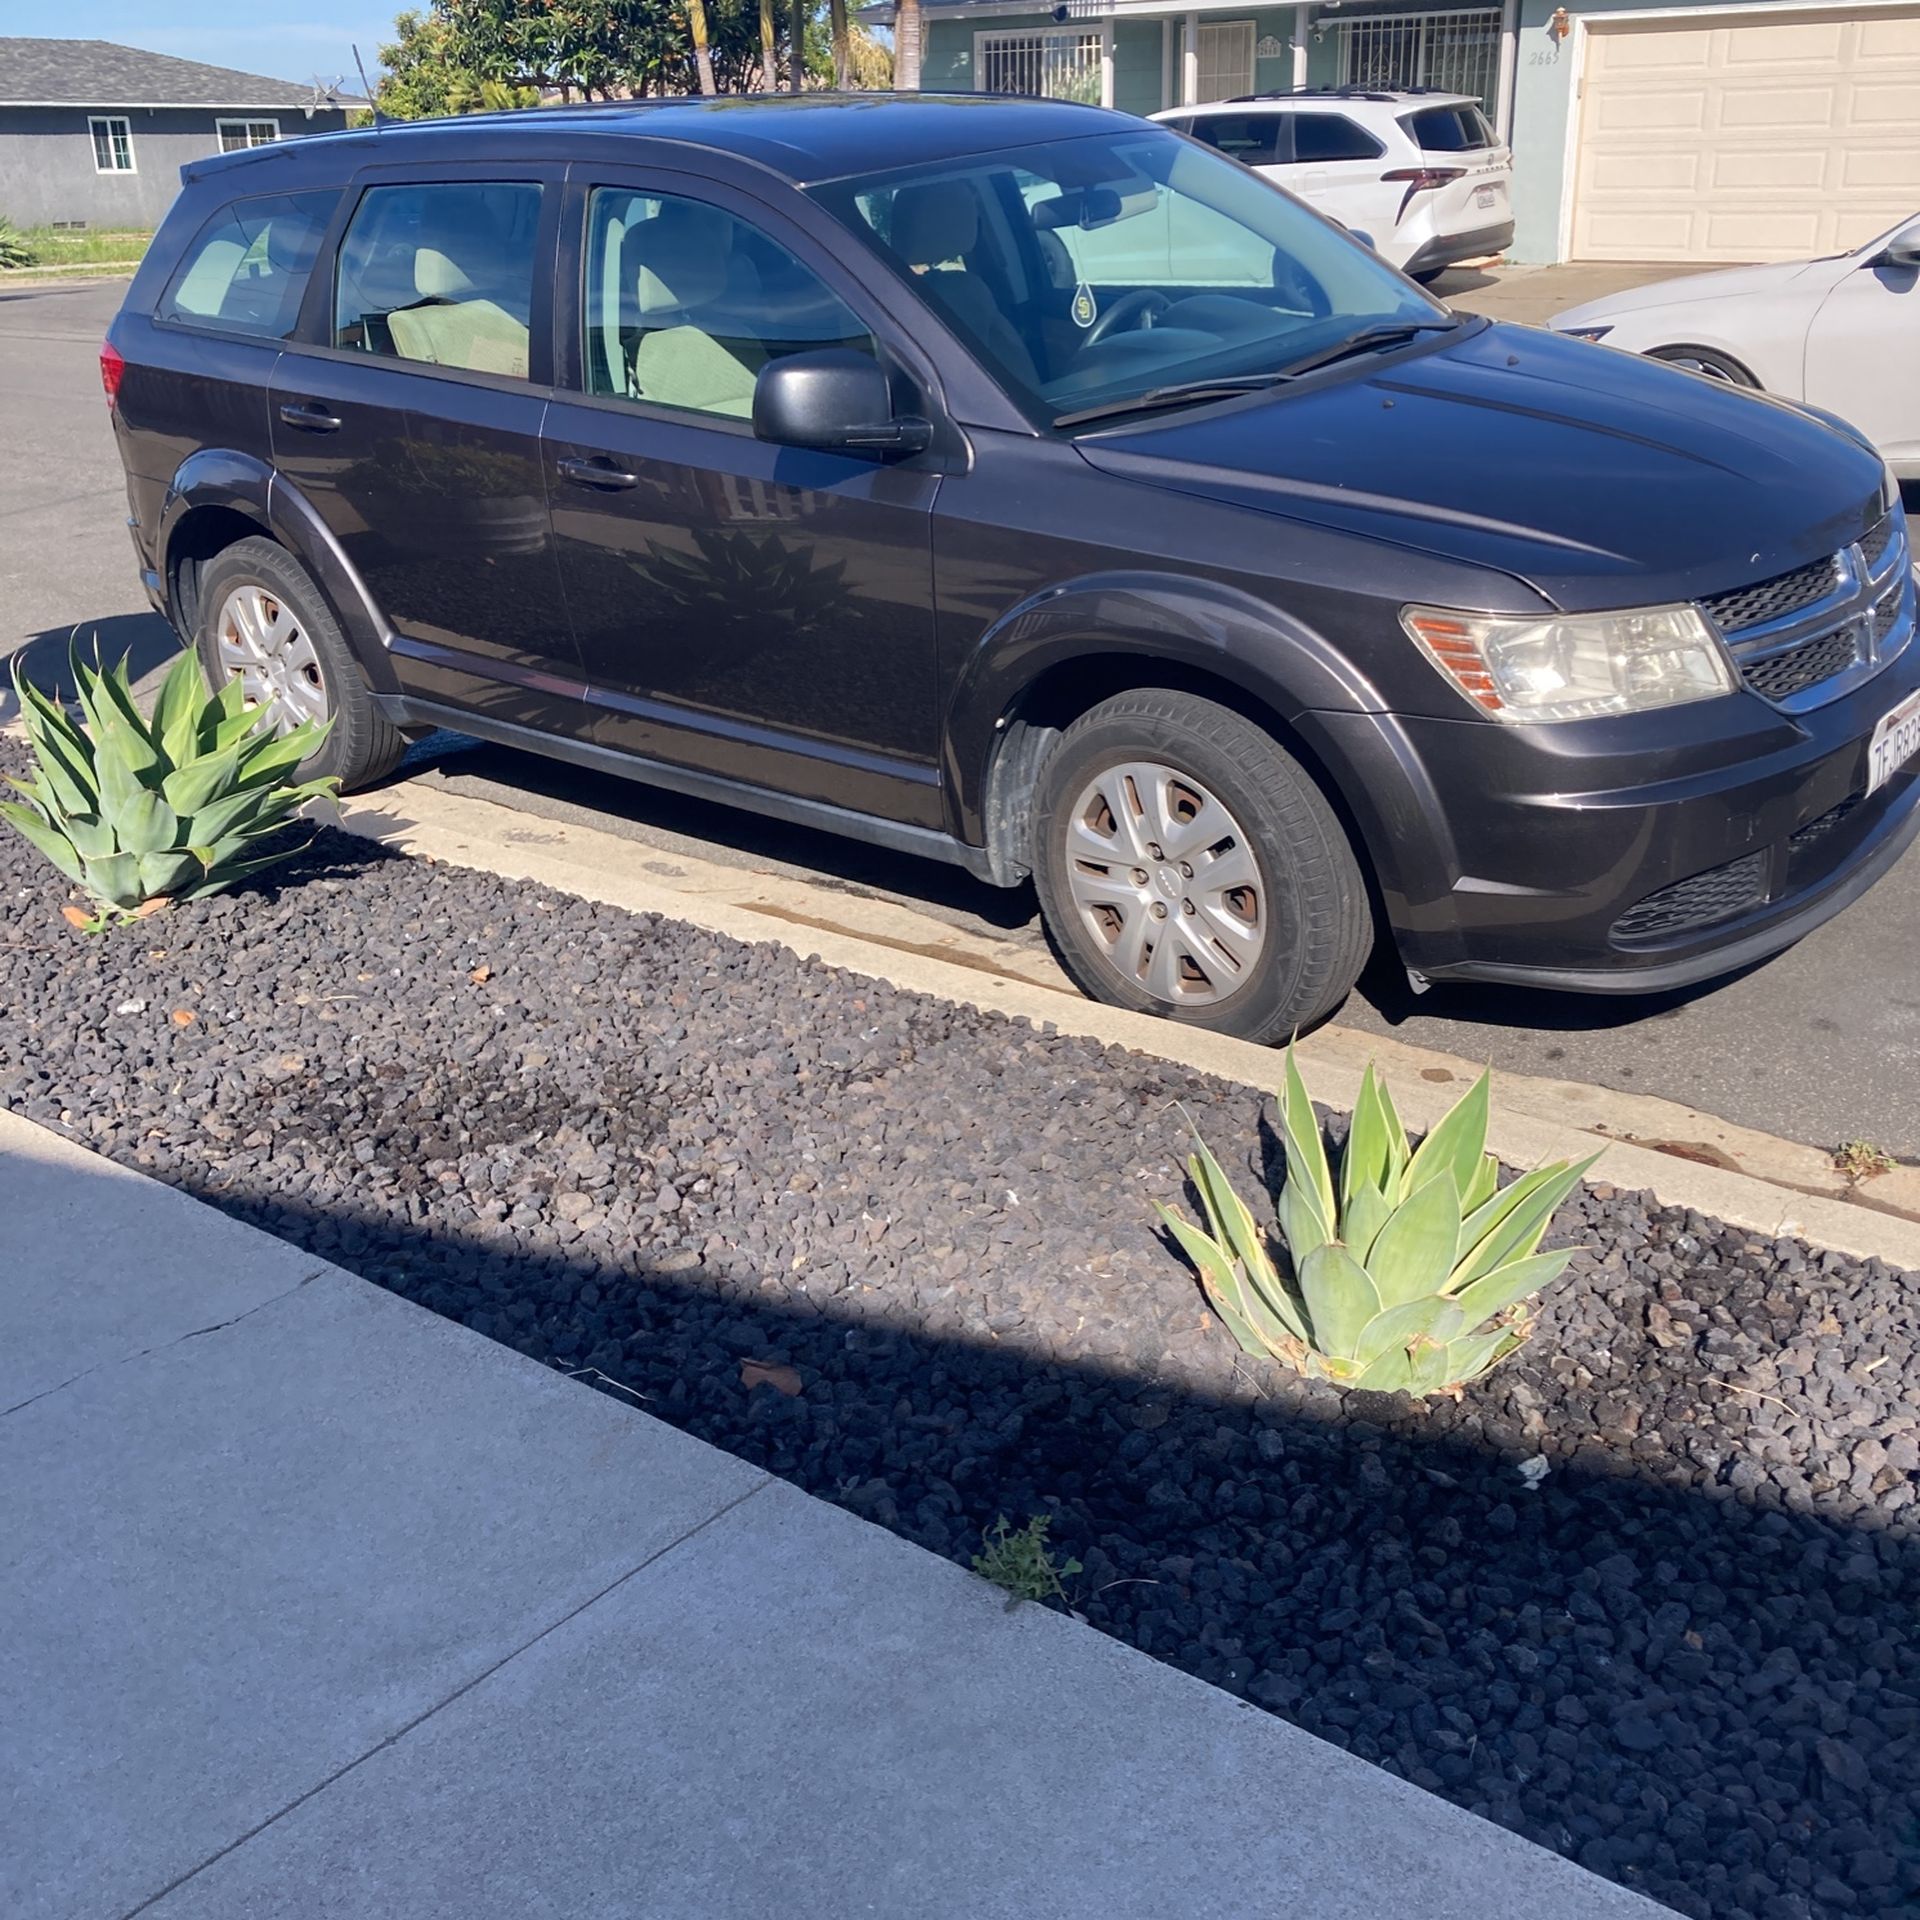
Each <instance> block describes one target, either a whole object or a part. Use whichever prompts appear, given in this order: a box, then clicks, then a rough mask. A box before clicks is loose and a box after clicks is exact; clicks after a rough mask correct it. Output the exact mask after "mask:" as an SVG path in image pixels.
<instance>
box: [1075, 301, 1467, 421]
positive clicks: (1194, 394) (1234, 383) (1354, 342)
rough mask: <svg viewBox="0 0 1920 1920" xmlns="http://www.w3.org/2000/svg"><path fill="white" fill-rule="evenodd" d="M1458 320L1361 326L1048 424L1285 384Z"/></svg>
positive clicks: (1448, 328)
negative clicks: (1300, 354) (1235, 369)
mask: <svg viewBox="0 0 1920 1920" xmlns="http://www.w3.org/2000/svg"><path fill="white" fill-rule="evenodd" d="M1460 324H1461V323H1460V322H1459V321H1458V320H1457V319H1455V320H1384V321H1381V322H1379V323H1378V324H1377V325H1374V326H1371V327H1362V328H1361V329H1360V331H1359V332H1358V333H1350V334H1348V335H1347V337H1346V338H1345V339H1344V340H1336V341H1335V342H1334V343H1333V344H1332V345H1331V346H1327V347H1322V348H1320V349H1318V350H1317V351H1316V352H1313V353H1310V354H1308V355H1306V356H1305V357H1304V358H1303V359H1299V360H1290V361H1289V362H1288V363H1287V364H1286V365H1285V366H1284V367H1279V368H1275V369H1273V370H1271V371H1269V372H1266V373H1229V374H1223V375H1221V376H1220V377H1218V378H1217V379H1212V380H1176V381H1174V382H1173V383H1172V384H1170V385H1168V386H1164V387H1149V388H1148V389H1147V391H1146V392H1145V393H1136V394H1132V395H1129V396H1128V398H1126V399H1124V400H1107V401H1103V402H1102V403H1101V404H1100V405H1099V406H1097V407H1082V408H1080V409H1079V411H1078V412H1076V413H1063V414H1059V415H1057V416H1056V417H1055V419H1054V422H1053V424H1054V425H1055V426H1056V427H1078V426H1084V425H1085V424H1086V423H1087V422H1088V421H1089V420H1107V419H1111V418H1113V417H1114V416H1116V415H1118V414H1123V413H1144V412H1146V411H1148V410H1149V409H1151V408H1155V407H1181V406H1188V405H1191V404H1192V403H1193V402H1195V401H1198V400H1219V399H1231V398H1232V397H1233V396H1234V395H1235V394H1240V393H1262V392H1265V391H1266V389H1267V388H1269V387H1279V386H1284V385H1285V384H1286V383H1287V382H1288V381H1289V380H1297V379H1298V378H1299V377H1300V375H1301V374H1303V373H1311V372H1312V371H1313V370H1314V369H1315V368H1316V367H1326V366H1331V365H1332V364H1333V363H1334V362H1335V361H1336V360H1344V359H1345V358H1346V357H1347V356H1348V355H1349V354H1353V353H1366V352H1369V351H1370V350H1372V349H1373V348H1376V347H1390V346H1393V345H1395V344H1396V343H1398V342H1399V341H1402V340H1411V339H1413V338H1414V336H1415V335H1416V334H1422V333H1451V332H1452V331H1453V329H1454V328H1455V327H1457V326H1459V325H1460Z"/></svg>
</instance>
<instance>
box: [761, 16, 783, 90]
mask: <svg viewBox="0 0 1920 1920" xmlns="http://www.w3.org/2000/svg"><path fill="white" fill-rule="evenodd" d="M760 84H761V86H762V87H763V88H765V89H766V91H767V92H769V93H771V92H772V91H773V90H774V88H775V87H777V86H778V85H779V84H780V41H779V29H778V28H777V27H776V26H775V25H774V24H773V0H760Z"/></svg>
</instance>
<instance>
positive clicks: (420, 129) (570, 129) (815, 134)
mask: <svg viewBox="0 0 1920 1920" xmlns="http://www.w3.org/2000/svg"><path fill="white" fill-rule="evenodd" d="M1141 125H1142V123H1141V122H1140V121H1139V120H1138V119H1136V118H1135V117H1134V116H1133V115H1132V114H1126V113H1115V112H1112V111H1110V110H1108V109H1106V108H1104V107H1088V106H1081V105H1079V104H1078V103H1077V102H1073V101H1066V100H1031V99H1025V98H1022V97H1020V96H1018V95H1014V94H1000V93H959V94H952V93H949V94H934V93H908V94H899V93H845V94H840V93H825V92H822V93H803V94H792V95H782V94H722V95H718V96H716V97H713V98H709V99H701V98H698V97H694V98H689V99H672V100H645V101H643V100H621V101H611V102H600V103H595V104H593V105H581V106H567V107H525V108H520V109H518V110H516V111H513V112H507V113H476V114H463V115H460V116H457V117H455V118H451V119H444V120H388V121H383V122H382V123H381V124H380V126H378V127H376V128H366V127H362V128H356V129H354V130H352V131H351V132H346V133H332V134H326V133H322V134H309V135H306V136H304V137H303V138H301V139H299V140H295V141H288V142H286V143H284V144H283V145H279V146H267V147H252V148H247V149H243V150H241V151H238V152H235V153H231V154H215V155H210V156H208V158H206V159H205V160H202V161H196V162H193V163H190V165H189V166H188V167H187V168H185V169H183V172H184V173H185V174H186V175H187V176H188V177H190V178H199V177H201V176H202V175H203V174H211V173H214V172H216V171H223V170H225V169H226V168H228V167H231V166H235V165H246V164H248V163H249V162H253V163H258V162H260V161H261V160H262V159H264V158H266V157H267V156H272V157H273V158H274V159H276V160H291V159H293V158H294V157H295V156H296V155H300V156H304V157H306V158H307V159H309V160H315V159H319V158H320V157H321V156H324V155H328V154H336V155H337V153H338V152H339V150H340V148H341V147H342V145H344V144H347V143H351V146H352V149H353V153H354V160H355V164H356V165H369V164H372V163H373V161H374V159H375V157H376V156H375V155H374V153H373V148H374V146H375V145H376V143H377V145H378V147H379V149H380V152H379V154H378V156H377V157H378V159H379V160H380V161H382V162H389V163H394V164H398V163H402V162H405V161H411V160H413V159H415V158H418V159H421V160H426V159H428V158H429V157H431V158H433V159H435V160H444V161H448V162H454V161H459V160H465V159H475V160H481V159H486V158H488V157H489V156H491V155H492V154H495V153H502V152H506V151H511V152H513V153H515V154H517V155H520V156H523V157H551V158H556V159H566V158H572V157H575V156H577V155H579V154H580V153H581V152H582V150H583V144H582V143H590V145H589V146H588V147H587V149H586V150H588V151H592V150H594V149H599V150H600V151H601V153H602V156H603V157H604V155H605V147H606V146H612V145H614V143H622V144H624V143H626V142H630V141H637V140H645V141H647V142H653V141H659V142H662V143H666V142H672V143H674V144H676V145H680V146H696V147H704V148H709V149H711V150H713V151H714V152H717V153H725V154H731V155H735V156H737V157H739V158H740V159H743V160H746V161H749V162H752V163H754V164H755V165H758V166H760V167H763V168H765V169H767V170H768V171H770V172H773V173H776V174H779V175H782V176H783V177H784V178H786V179H788V180H790V181H792V182H794V183H796V184H800V183H812V182H818V181H822V180H834V179H841V178H844V177H845V176H847V175H848V174H856V173H858V174H865V173H883V172H886V171H887V170H889V169H890V168H893V167H902V166H910V165H912V164H914V163H915V162H922V161H942V160H951V159H959V158H963V157H965V156H967V155H971V154H976V153H983V152H988V151H991V150H994V149H998V148H1003V147H1019V146H1027V145H1031V144H1034V143H1037V142H1040V141H1046V140H1059V139H1071V138H1073V137H1075V136H1081V137H1085V136H1090V135H1094V134H1101V133H1108V134H1113V133H1128V132H1132V133H1136V134H1137V133H1138V132H1139V131H1140V130H1141ZM603 143H605V144H604V146H603ZM629 151H630V157H631V158H633V159H635V160H639V159H641V158H642V155H641V154H640V153H638V152H632V151H631V150H629Z"/></svg>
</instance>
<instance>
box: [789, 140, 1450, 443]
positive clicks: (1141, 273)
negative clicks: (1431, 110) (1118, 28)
mask: <svg viewBox="0 0 1920 1920" xmlns="http://www.w3.org/2000/svg"><path fill="white" fill-rule="evenodd" d="M815 193H816V197H817V198H818V199H819V200H820V201H821V202H822V203H823V204H824V205H826V206H827V207H828V208H829V209H830V210H831V211H832V212H833V213H834V214H835V215H836V216H837V217H838V218H839V219H840V220H842V221H843V222H844V223H845V224H846V225H847V226H848V227H850V228H851V229H852V230H853V231H854V233H855V234H857V235H858V236H859V237H860V238H861V239H862V240H863V241H865V242H866V243H867V244H868V245H870V246H871V247H872V248H873V249H874V251H875V252H877V253H878V254H879V255H880V257H881V258H882V259H883V260H885V261H886V262H887V263H888V265H889V266H891V267H892V268H893V269H894V270H895V271H896V272H897V273H899V274H900V275H901V276H902V277H903V278H904V279H906V280H907V281H908V283H909V284H910V285H911V286H912V287H913V288H914V290H915V291H916V292H917V293H919V294H920V295H921V296H922V297H923V298H925V299H926V301H927V302H928V304H929V305H931V306H932V307H934V308H935V309H936V310H937V311H938V313H939V314H940V317H941V318H942V319H943V320H944V321H946V323H947V324H948V325H949V326H950V327H952V329H953V330H954V332H955V333H957V334H959V335H960V337H961V338H962V339H963V340H965V341H966V342H967V344H968V345H969V346H970V347H972V349H973V350H974V352H975V353H976V354H977V355H978V356H979V357H980V359H981V360H982V361H983V362H984V363H985V364H986V366H987V367H988V368H989V370H990V371H991V372H992V373H993V374H994V375H995V376H996V377H997V378H998V379H999V381H1000V383H1001V384H1002V385H1003V386H1004V387H1005V388H1006V389H1007V390H1008V392H1009V393H1010V394H1011V395H1012V396H1013V397H1014V399H1015V400H1016V401H1018V402H1019V403H1020V404H1021V406H1022V407H1023V408H1025V409H1026V410H1027V411H1028V412H1029V413H1031V414H1033V415H1034V416H1035V417H1036V418H1039V419H1042V420H1048V421H1052V420H1058V419H1060V418H1061V416H1063V415H1069V416H1070V415H1077V414H1080V413H1083V412H1085V413H1102V414H1104V413H1111V412H1114V411H1118V410H1122V409H1123V408H1124V406H1125V403H1126V402H1127V401H1129V400H1131V399H1133V398H1136V397H1143V396H1146V395H1148V394H1151V393H1156V392H1159V391H1162V390H1164V389H1165V388H1167V387H1169V386H1173V385H1179V384H1181V383H1184V382H1186V381H1190V380H1225V379H1227V378H1229V377H1230V376H1235V375H1241V374H1247V375H1255V374H1260V373H1278V372H1280V371H1282V370H1284V369H1286V368H1287V367H1289V366H1290V365H1292V364H1293V363H1295V362H1300V361H1305V360H1309V359H1312V360H1321V359H1324V358H1326V357H1329V356H1330V355H1331V354H1332V353H1333V352H1334V351H1335V350H1337V349H1338V348H1339V347H1340V345H1341V344H1342V343H1343V342H1344V341H1346V340H1348V339H1349V338H1351V337H1353V336H1355V335H1358V334H1361V333H1363V332H1365V333H1367V334H1368V335H1369V336H1370V337H1371V336H1373V335H1374V334H1375V332H1376V330H1378V337H1379V339H1380V341H1381V342H1382V343H1383V344H1385V343H1388V340H1389V335H1390V334H1391V333H1392V330H1393V323H1404V324H1405V325H1407V326H1408V327H1412V328H1425V327H1432V326H1435V325H1440V324H1444V323H1446V322H1447V321H1448V319H1449V318H1450V316H1449V315H1448V314H1447V311H1446V309H1445V308H1443V307H1440V306H1438V305H1436V304H1435V303H1434V302H1433V301H1431V300H1429V299H1428V298H1427V297H1426V295H1424V294H1423V293H1421V292H1420V291H1419V290H1418V289H1417V288H1416V287H1414V286H1413V285H1411V284H1410V283H1409V282H1408V281H1405V280H1403V279H1401V278H1400V276H1399V275H1398V274H1396V273H1394V272H1392V271H1391V270H1390V269H1389V268H1387V267H1385V266H1384V265H1382V264H1381V262H1380V261H1379V260H1377V259H1375V257H1374V256H1373V254H1372V253H1370V252H1369V251H1368V250H1367V249H1366V248H1365V247H1364V246H1362V245H1361V244H1360V243H1359V242H1357V241H1355V240H1353V239H1351V238H1350V237H1349V236H1348V235H1347V234H1345V233H1344V232H1343V231H1341V229H1339V228H1338V227H1336V226H1334V225H1332V224H1331V223H1329V222H1327V221H1325V220H1322V219H1321V218H1320V217H1319V216H1318V215H1317V214H1313V213H1309V212H1308V211H1307V209H1306V208H1305V207H1303V206H1302V205H1300V203H1299V202H1298V201H1297V200H1294V199H1292V198H1291V197H1290V196H1289V195H1287V194H1285V193H1283V192H1282V191H1281V190H1280V189H1279V188H1277V187H1274V186H1271V185H1269V184H1268V183H1267V182H1265V181H1264V180H1262V179H1260V178H1259V177H1258V176H1257V175H1255V174H1252V173H1249V172H1248V171H1247V170H1246V169H1245V168H1244V167H1240V166H1236V165H1235V164H1234V163H1233V162H1232V161H1231V160H1227V159H1224V158H1223V157H1222V156H1221V155H1219V154H1217V153H1215V152H1213V151H1212V150H1211V149H1209V148H1207V147H1203V146H1199V145H1196V144H1195V143H1194V142H1192V141H1190V140H1183V139H1181V138H1180V137H1179V136H1178V135H1176V134H1171V133H1165V132H1162V131H1160V130H1159V129H1157V128H1154V129H1148V128H1143V129H1141V131H1139V132H1138V133H1133V132H1128V133H1123V134H1117V135H1116V134H1100V135H1095V136H1091V137H1087V138H1081V139H1074V140H1057V141H1052V142H1049V143H1047V144H1046V145H1043V146H1033V147H1019V148H1012V149H1006V150H1003V151H1001V152H998V153H994V154H986V155H976V156H972V157H970V158H967V159H962V160H950V161H942V162H940V163H938V164H936V165H931V166H925V167H905V168H900V169H898V170H897V171H895V172H891V173H886V174H879V175H874V176H872V177H869V178H867V179H857V180H843V181H837V182H835V183H833V184H832V185H829V186H824V187H820V188H817V189H815Z"/></svg>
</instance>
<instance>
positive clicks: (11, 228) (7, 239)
mask: <svg viewBox="0 0 1920 1920" xmlns="http://www.w3.org/2000/svg"><path fill="white" fill-rule="evenodd" d="M37 258H38V256H37V255H36V254H35V253H34V250H33V243H32V242H31V241H30V240H29V239H28V238H27V236H26V235H25V234H24V233H22V232H21V231H20V229H19V228H18V227H16V226H15V225H14V224H13V222H12V221H11V220H9V219H8V218H7V216H6V215H5V214H4V213H0V267H30V266H32V265H33V263H34V261H35V260H36V259H37Z"/></svg>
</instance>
